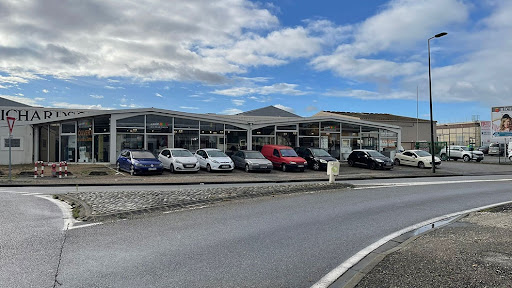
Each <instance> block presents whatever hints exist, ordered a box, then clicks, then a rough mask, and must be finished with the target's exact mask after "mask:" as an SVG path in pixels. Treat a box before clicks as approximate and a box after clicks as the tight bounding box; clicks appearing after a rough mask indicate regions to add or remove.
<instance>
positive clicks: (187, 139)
mask: <svg viewBox="0 0 512 288" xmlns="http://www.w3.org/2000/svg"><path fill="white" fill-rule="evenodd" d="M174 147H175V148H184V149H188V150H189V151H191V152H196V150H197V149H199V131H197V130H175V131H174Z"/></svg>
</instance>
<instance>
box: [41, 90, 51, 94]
mask: <svg viewBox="0 0 512 288" xmlns="http://www.w3.org/2000/svg"><path fill="white" fill-rule="evenodd" d="M42 92H43V93H44V94H47V93H49V92H50V91H48V90H46V89H43V90H42Z"/></svg>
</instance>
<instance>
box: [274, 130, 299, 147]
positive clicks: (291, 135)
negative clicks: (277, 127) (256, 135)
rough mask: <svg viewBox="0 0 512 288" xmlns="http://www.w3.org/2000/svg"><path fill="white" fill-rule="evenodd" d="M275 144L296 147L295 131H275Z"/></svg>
mask: <svg viewBox="0 0 512 288" xmlns="http://www.w3.org/2000/svg"><path fill="white" fill-rule="evenodd" d="M276 137H277V145H284V146H289V147H292V148H294V147H296V146H297V145H296V144H297V132H277V133H276Z"/></svg>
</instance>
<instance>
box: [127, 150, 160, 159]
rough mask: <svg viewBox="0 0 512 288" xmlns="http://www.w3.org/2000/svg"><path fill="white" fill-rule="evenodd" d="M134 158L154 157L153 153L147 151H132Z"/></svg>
mask: <svg viewBox="0 0 512 288" xmlns="http://www.w3.org/2000/svg"><path fill="white" fill-rule="evenodd" d="M132 157H133V158H134V159H154V158H155V155H153V153H151V152H149V151H132Z"/></svg>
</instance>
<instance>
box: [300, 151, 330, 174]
mask: <svg viewBox="0 0 512 288" xmlns="http://www.w3.org/2000/svg"><path fill="white" fill-rule="evenodd" d="M295 152H297V155H299V156H300V157H302V158H304V159H306V161H307V162H308V167H309V169H313V170H315V171H318V170H327V162H330V161H338V160H336V158H334V157H332V156H331V154H329V153H327V151H325V150H324V149H321V148H315V147H297V148H295Z"/></svg>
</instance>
